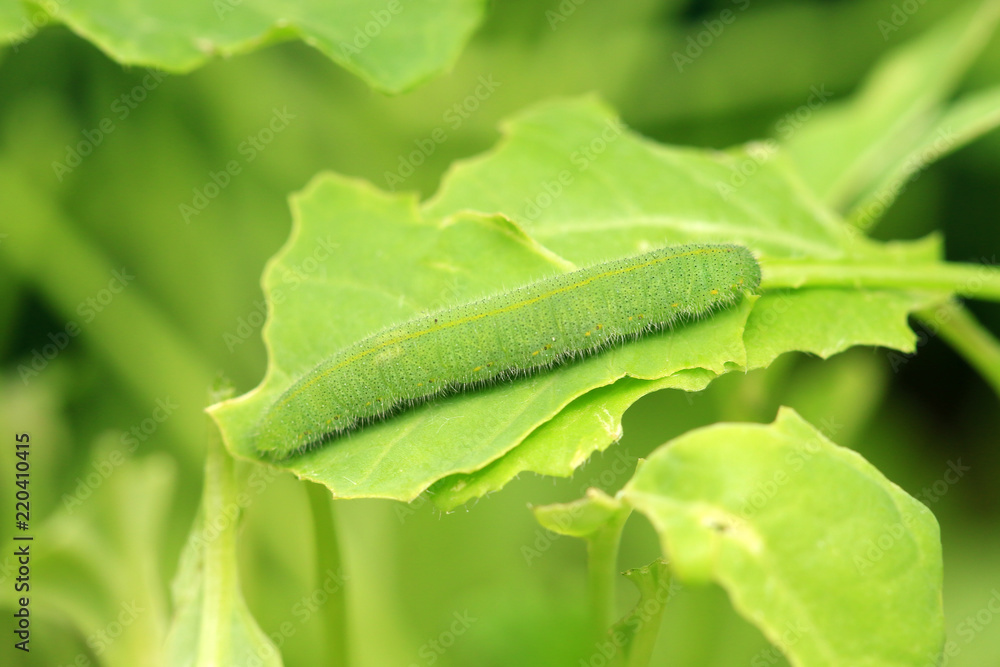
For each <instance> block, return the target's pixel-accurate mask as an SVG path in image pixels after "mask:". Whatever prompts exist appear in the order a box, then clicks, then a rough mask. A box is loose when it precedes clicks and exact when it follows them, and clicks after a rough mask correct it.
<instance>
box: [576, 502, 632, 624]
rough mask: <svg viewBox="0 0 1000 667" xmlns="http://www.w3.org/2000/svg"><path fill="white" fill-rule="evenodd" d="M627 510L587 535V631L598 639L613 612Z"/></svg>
mask: <svg viewBox="0 0 1000 667" xmlns="http://www.w3.org/2000/svg"><path fill="white" fill-rule="evenodd" d="M630 513H631V511H630V510H627V509H626V510H623V511H621V512H618V513H617V514H616V515H615V516H614V518H613V519H612V520H610V521H609V522H608V523H607V524H606V525H605V526H602V527H601V528H600V530H598V531H597V532H595V533H593V534H592V535H590V536H589V537H588V538H587V593H588V597H589V598H590V634H591V637H592V638H595V639H599V638H601V637H603V636H604V634H605V633H607V631H608V628H609V627H611V622H612V619H613V617H614V613H615V582H616V581H617V579H618V567H617V565H618V546H619V544H620V543H621V538H622V529H623V528H624V526H625V520H626V519H628V516H629V514H630Z"/></svg>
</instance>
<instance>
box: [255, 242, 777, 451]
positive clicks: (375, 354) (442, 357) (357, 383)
mask: <svg viewBox="0 0 1000 667" xmlns="http://www.w3.org/2000/svg"><path fill="white" fill-rule="evenodd" d="M759 284H760V266H759V265H758V264H757V261H756V260H755V259H754V257H753V255H752V254H751V253H750V251H749V250H748V249H747V248H745V247H743V246H738V245H685V246H672V247H666V248H661V249H659V250H655V251H653V252H649V253H645V254H641V255H635V256H633V257H627V258H624V259H617V260H613V261H610V262H604V263H602V264H597V265H594V266H591V267H588V268H585V269H580V270H578V271H573V272H570V273H564V274H562V275H558V276H554V277H551V278H546V279H544V280H539V281H537V282H533V283H530V284H528V285H525V286H524V287H521V288H519V289H514V290H510V291H506V292H502V293H500V294H495V295H493V296H490V297H487V298H485V299H481V300H479V301H474V302H471V303H466V304H462V305H458V306H454V307H452V308H447V309H444V310H441V311H438V312H436V313H432V314H429V315H424V316H421V317H417V318H414V319H412V320H409V321H407V322H404V323H402V324H397V325H395V326H392V327H389V328H387V329H384V330H382V331H380V332H378V333H376V334H374V335H372V336H369V337H367V338H365V339H363V340H360V341H358V342H357V343H354V344H353V345H350V346H348V347H346V348H344V349H343V350H340V351H339V352H337V353H335V354H333V355H332V356H330V357H328V358H327V359H325V360H323V361H322V362H320V363H319V365H317V366H316V367H315V368H313V369H312V370H311V371H309V372H308V373H306V374H305V375H303V376H302V377H300V378H299V379H298V380H297V381H296V382H295V383H294V384H292V386H291V387H290V388H289V389H288V390H287V391H285V393H283V394H282V395H281V396H280V397H279V398H278V399H277V400H276V401H275V402H274V404H273V405H271V407H270V408H269V409H268V410H267V412H266V413H265V414H264V415H263V417H262V418H261V420H260V422H259V424H258V427H257V432H256V435H255V446H256V448H257V450H258V451H259V452H260V453H261V454H265V455H269V456H272V457H276V458H281V457H285V456H288V455H290V454H293V453H295V452H298V451H300V450H304V449H306V448H309V447H312V446H315V445H317V444H319V443H321V442H323V441H325V440H328V439H330V438H333V437H336V436H338V435H340V434H342V433H344V432H345V431H349V430H351V429H354V428H357V427H358V426H360V425H362V424H364V423H366V422H369V421H372V420H375V419H380V418H384V417H386V416H388V415H389V414H391V413H392V412H394V411H396V410H399V409H401V408H404V407H406V406H408V405H411V404H413V403H415V402H418V401H421V400H424V399H428V398H431V397H433V396H437V395H438V394H441V393H443V392H445V391H448V390H455V389H459V388H464V387H470V386H474V385H479V384H482V383H485V382H488V381H491V380H502V379H508V378H512V377H514V376H516V375H520V374H523V373H527V372H531V371H535V370H538V369H541V368H546V367H550V366H553V365H554V364H558V363H560V362H563V361H566V360H569V359H572V358H574V357H577V356H582V355H586V354H590V353H593V352H597V351H599V350H601V349H602V348H605V347H607V346H609V345H610V344H612V343H615V342H619V341H623V340H627V339H630V338H635V337H637V336H640V335H643V334H646V333H648V332H650V331H654V330H656V329H660V328H663V327H667V326H671V325H673V324H674V323H677V322H681V321H685V320H692V319H696V318H699V317H702V316H705V315H707V314H708V313H710V312H712V311H713V310H715V309H716V308H722V307H725V306H728V305H731V304H734V303H736V302H737V301H738V300H739V299H740V298H741V296H742V295H743V293H744V291H747V290H750V291H752V290H755V289H756V288H757V286H758V285H759Z"/></svg>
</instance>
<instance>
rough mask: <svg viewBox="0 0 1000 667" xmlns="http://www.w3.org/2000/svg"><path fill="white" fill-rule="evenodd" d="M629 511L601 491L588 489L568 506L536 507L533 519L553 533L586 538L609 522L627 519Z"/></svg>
mask: <svg viewBox="0 0 1000 667" xmlns="http://www.w3.org/2000/svg"><path fill="white" fill-rule="evenodd" d="M629 511H630V510H628V508H623V507H622V504H621V503H620V502H618V501H617V500H615V499H614V498H612V497H611V496H609V495H608V494H606V493H604V492H603V491H601V490H600V489H593V488H591V489H587V495H586V496H585V497H583V498H580V499H579V500H574V501H573V502H569V503H555V504H552V505H545V506H543V507H536V508H535V509H534V513H535V519H537V520H538V523H540V524H541V525H542V527H543V528H547V529H549V530H551V531H552V532H554V533H558V534H560V535H569V536H572V537H580V538H587V537H590V536H591V535H594V534H595V533H599V532H600V531H602V530H604V529H605V528H606V527H607V525H608V524H609V523H613V522H617V521H620V520H621V515H622V514H623V512H624V514H625V515H626V516H628V513H629Z"/></svg>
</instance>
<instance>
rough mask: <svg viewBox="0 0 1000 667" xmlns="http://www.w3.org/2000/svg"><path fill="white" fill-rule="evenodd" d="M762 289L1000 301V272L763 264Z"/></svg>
mask: <svg viewBox="0 0 1000 667" xmlns="http://www.w3.org/2000/svg"><path fill="white" fill-rule="evenodd" d="M761 270H762V272H763V278H762V280H761V285H760V287H761V289H762V290H768V289H782V288H800V287H848V288H852V289H858V288H870V289H896V290H931V291H941V292H951V293H953V294H958V295H960V296H967V297H972V298H976V299H984V300H988V301H1000V268H997V267H994V266H989V265H986V264H946V263H944V262H937V263H933V264H931V263H927V264H898V265H894V264H863V263H849V262H816V261H808V260H764V261H761Z"/></svg>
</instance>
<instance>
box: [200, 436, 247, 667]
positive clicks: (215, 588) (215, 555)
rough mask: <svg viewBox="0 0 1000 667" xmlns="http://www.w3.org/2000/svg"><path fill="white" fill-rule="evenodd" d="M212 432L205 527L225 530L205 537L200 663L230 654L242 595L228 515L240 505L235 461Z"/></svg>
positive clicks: (233, 530)
mask: <svg viewBox="0 0 1000 667" xmlns="http://www.w3.org/2000/svg"><path fill="white" fill-rule="evenodd" d="M210 431H211V432H210V434H209V437H208V452H207V454H206V457H205V491H204V494H205V495H204V498H203V499H202V517H203V519H202V522H201V526H202V530H203V531H204V530H206V527H207V526H213V527H214V526H221V529H219V531H218V534H217V535H216V536H215V538H214V539H208V540H205V553H204V569H205V576H204V595H203V597H202V601H201V603H202V614H201V618H202V626H201V632H200V635H199V645H198V658H197V663H196V664H197V665H199V666H200V665H218V664H222V662H221V661H224V660H226V656H228V655H229V654H230V649H229V643H230V639H231V632H230V628H229V623H230V622H231V619H232V617H233V601H234V600H236V599H237V598H238V596H240V595H241V592H240V589H239V581H238V575H237V568H236V529H237V526H238V522H237V521H236V520H235V519H233V517H232V516H227V515H226V510H227V508H232V507H238V503H237V500H236V482H235V480H234V476H233V460H232V458H231V457H230V456H229V454H228V453H227V452H226V450H225V448H224V447H223V446H222V439H221V438H220V437H219V432H218V430H217V429H215V428H214V427H212V428H211V429H210Z"/></svg>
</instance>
